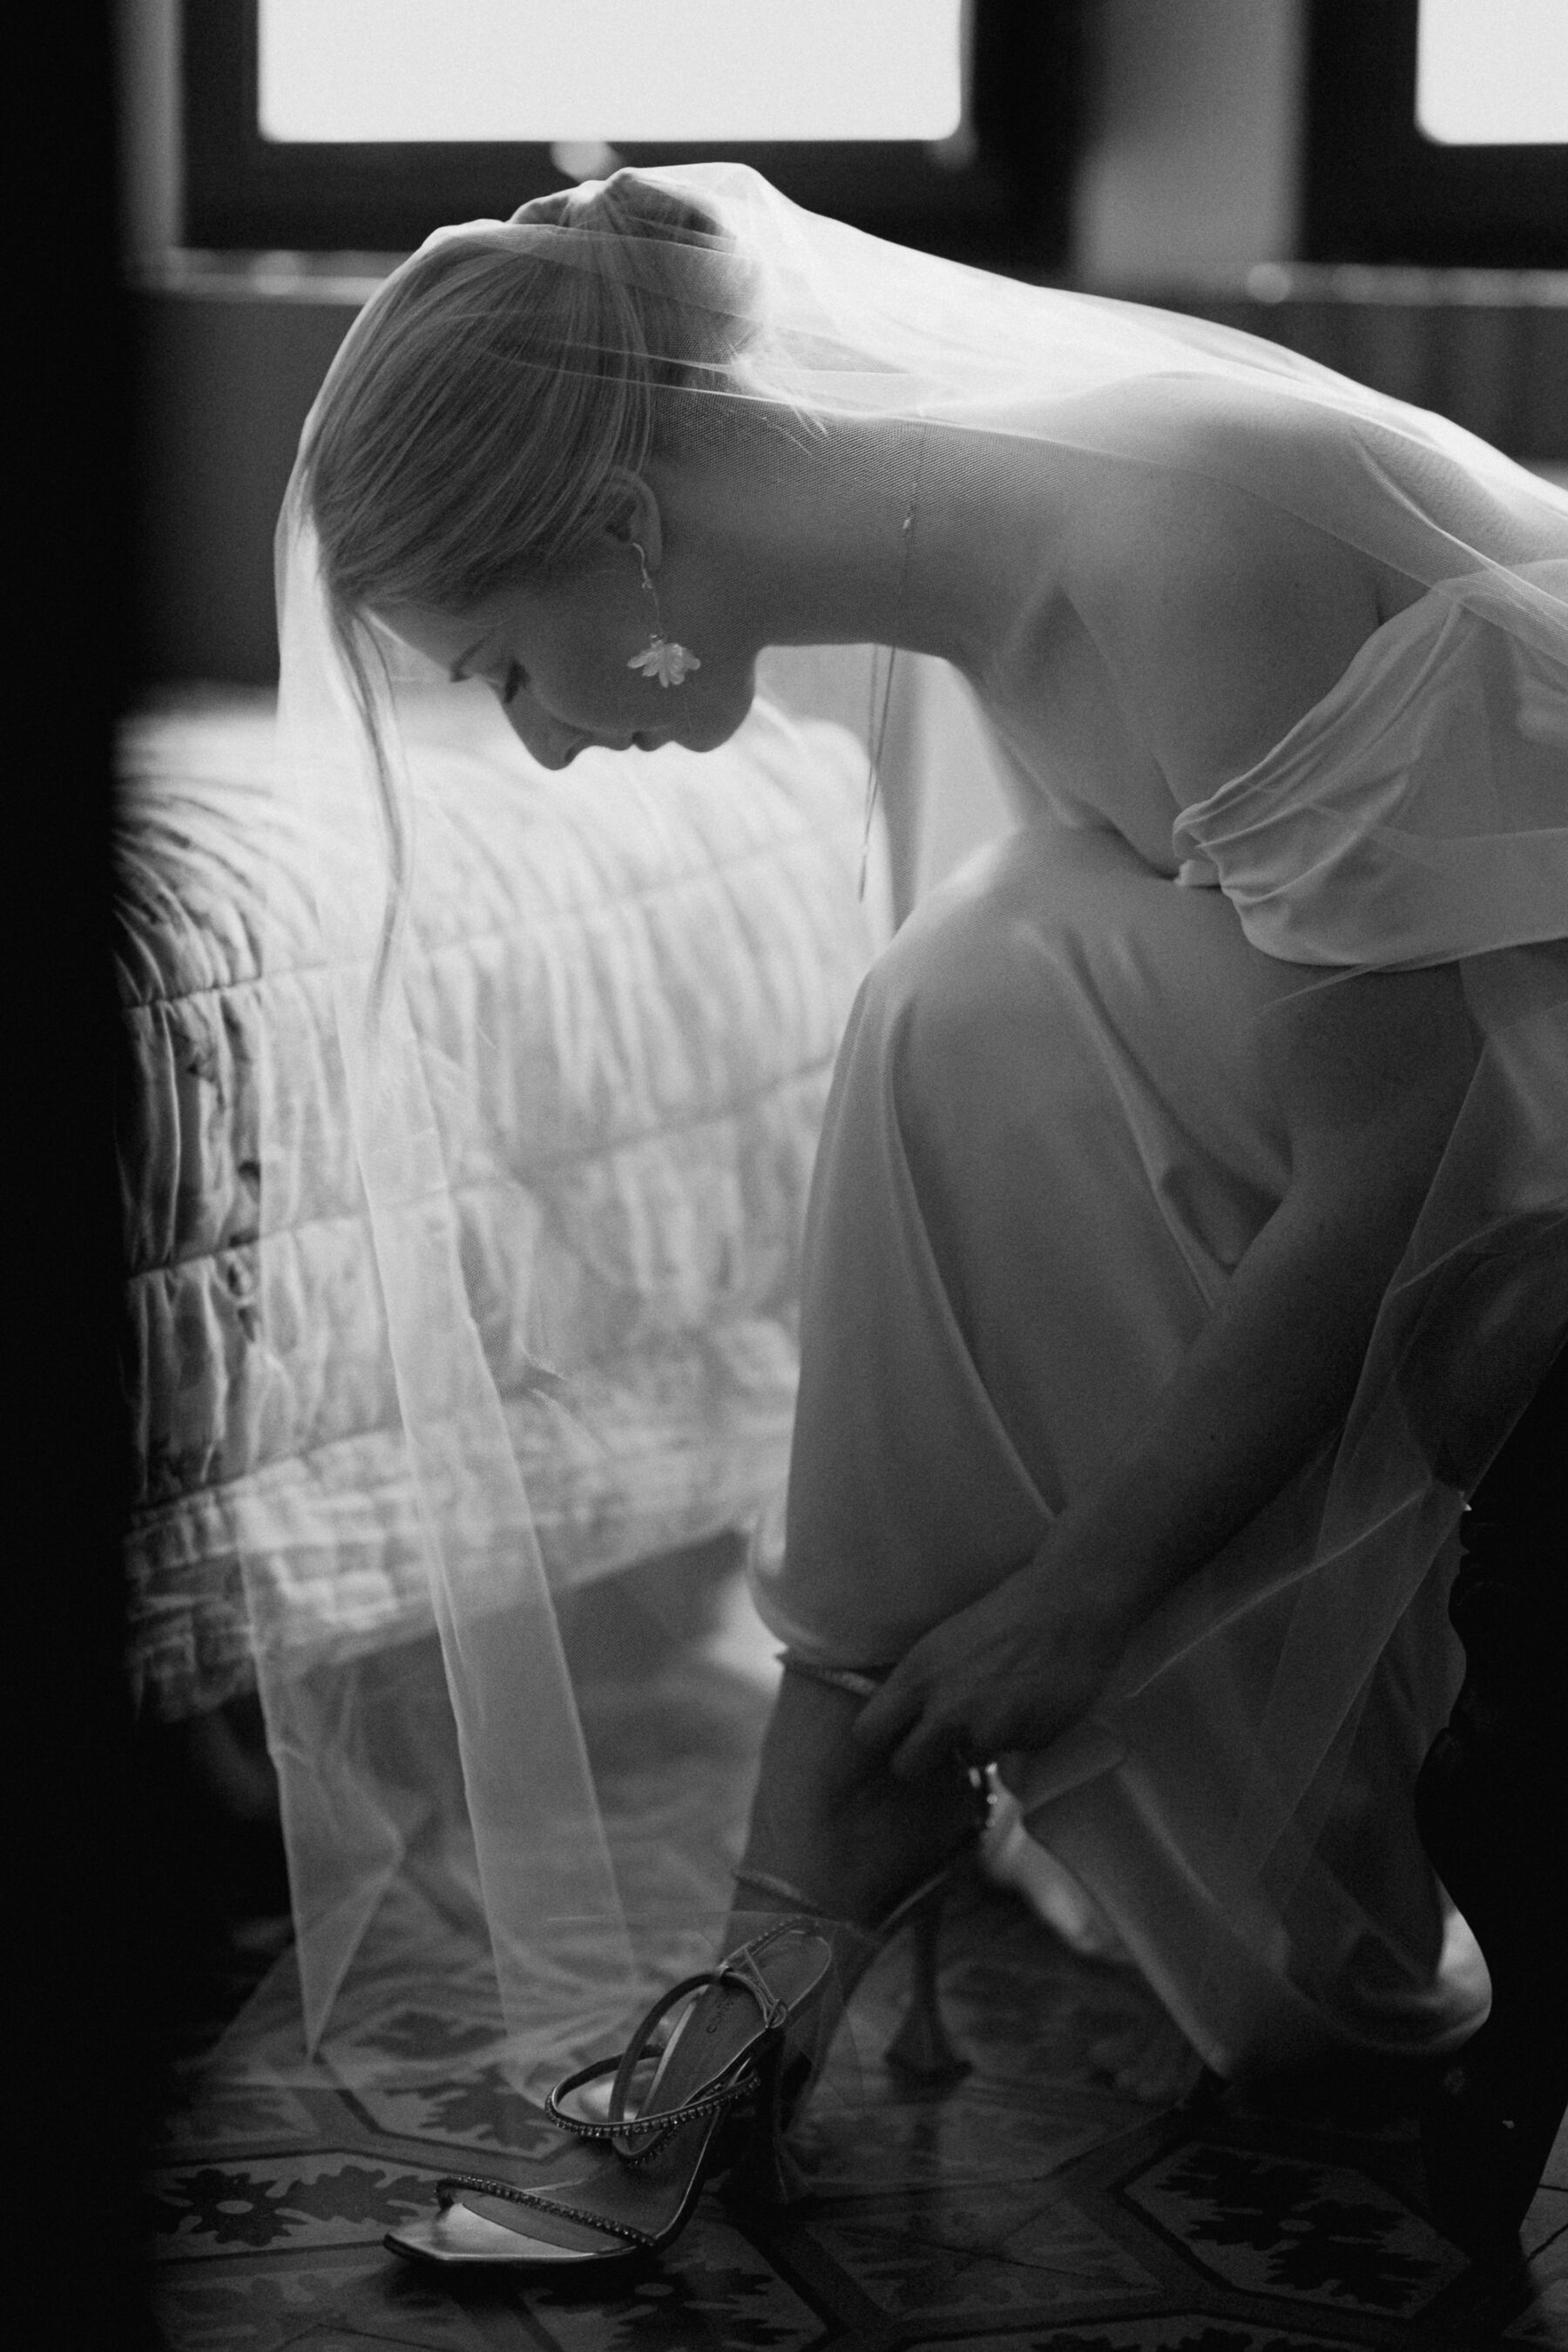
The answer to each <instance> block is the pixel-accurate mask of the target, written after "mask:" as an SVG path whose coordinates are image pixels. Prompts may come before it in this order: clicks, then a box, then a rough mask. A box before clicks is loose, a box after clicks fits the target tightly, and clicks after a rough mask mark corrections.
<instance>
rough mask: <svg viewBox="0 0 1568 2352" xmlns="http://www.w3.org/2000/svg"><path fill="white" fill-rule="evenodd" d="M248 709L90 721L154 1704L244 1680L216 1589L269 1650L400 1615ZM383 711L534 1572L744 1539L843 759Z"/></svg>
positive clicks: (426, 998) (357, 1270) (799, 1144)
mask: <svg viewBox="0 0 1568 2352" xmlns="http://www.w3.org/2000/svg"><path fill="white" fill-rule="evenodd" d="M270 722H271V709H270V702H269V699H268V698H265V697H254V696H252V697H242V696H235V695H229V696H226V697H221V698H219V697H213V696H208V697H207V698H205V699H202V700H200V701H195V702H187V703H185V704H184V705H182V706H181V707H178V708H175V709H164V710H163V711H160V712H157V713H154V714H152V715H147V716H142V717H140V718H138V719H136V720H135V721H134V722H133V723H132V724H131V725H130V726H129V727H128V729H127V730H126V735H125V740H124V746H123V759H122V772H123V776H124V793H123V810H122V835H121V914H122V928H121V942H120V984H121V1003H122V1007H123V1014H124V1021H125V1026H126V1033H127V1039H128V1048H129V1052H128V1071H127V1086H126V1091H125V1095H124V1099H123V1102H122V1105H121V1118H120V1128H119V1131H120V1139H121V1170H122V1191H123V1202H124V1220H125V1239H126V1251H127V1265H128V1269H129V1285H128V1301H129V1318H130V1330H129V1338H128V1348H127V1357H128V1378H129V1381H130V1385H131V1390H132V1398H133V1404H134V1414H135V1463H134V1471H133V1477H134V1511H133V1517H132V1527H131V1531H130V1538H129V1559H128V1564H129V1573H130V1593H131V1619H132V1629H131V1630H132V1653H133V1664H134V1669H135V1673H136V1675H137V1678H138V1682H139V1685H140V1686H141V1688H142V1693H143V1696H144V1698H145V1701H146V1703H148V1704H150V1705H152V1706H154V1707H155V1708H156V1709H157V1710H158V1711H159V1712H161V1713H163V1714H166V1715H182V1714H185V1713H188V1712H190V1711H193V1710H195V1709H198V1708H201V1707H205V1706H212V1705H215V1704H216V1703H217V1702H218V1701H220V1700H221V1699H223V1698H224V1697H226V1696H228V1695H230V1694H231V1693H232V1692H234V1691H236V1690H237V1689H239V1688H242V1687H244V1686H245V1685H247V1683H248V1681H249V1679H250V1675H251V1664H250V1655H251V1630H250V1620H251V1615H252V1612H253V1610H255V1611H256V1612H257V1613H258V1614H261V1613H264V1615H265V1620H266V1622H267V1624H268V1638H269V1639H270V1640H273V1641H276V1642H278V1643H281V1644H282V1645H283V1647H284V1648H285V1649H286V1650H287V1651H288V1652H289V1654H290V1655H292V1656H296V1657H297V1658H298V1660H299V1662H300V1664H306V1663H309V1662H314V1661H318V1660H324V1659H327V1658H331V1657H342V1656H344V1655H348V1654H355V1653H358V1652H362V1651H363V1650H364V1649H367V1648H371V1647H375V1646H379V1645H381V1644H384V1643H388V1642H393V1641H398V1640H402V1639H405V1638H407V1637H409V1636H411V1635H413V1634H415V1633H421V1632H423V1631H425V1630H426V1622H427V1621H426V1605H427V1604H426V1600H425V1578H424V1575H423V1572H422V1570H421V1567H420V1563H419V1554H418V1534H417V1525H416V1516H415V1506H414V1498H413V1494H412V1490H411V1487H410V1486H409V1483H408V1480H407V1478H406V1475H405V1465H404V1460H403V1449H402V1441H401V1437H400V1433H399V1431H398V1426H397V1418H396V1411H395V1398H394V1395H393V1391H392V1382H391V1377H390V1367H389V1363H388V1359H387V1355H386V1350H385V1347H384V1331H383V1325H382V1315H381V1307H380V1301H379V1297H378V1293H377V1289H376V1285H375V1279H374V1265H373V1261H372V1255H371V1250H370V1244H369V1234H368V1228H367V1225H366V1223H365V1220H364V1217H363V1207H362V1202H361V1200H360V1196H359V1190H358V1182H357V1178H356V1174H355V1170H354V1165H353V1156H352V1152H351V1150H350V1148H349V1142H348V1137H347V1132H346V1126H345V1121H344V1117H343V1111H342V1104H341V1103H340V1102H339V1101H338V1100H336V1099H335V1098H334V1088H333V1079H332V1076H331V1072H332V1069H333V1066H334V1064H333V1057H332V1055H331V1053H330V1051H329V1050H328V1041H329V1039H330V1034H331V1009H330V1001H329V1000H330V982H329V975H328V974H327V973H326V971H324V970H322V969H321V968H320V967H319V966H313V965H312V962H311V961H310V955H309V953H308V951H307V950H306V948H305V945H304V942H305V941H306V940H309V938H310V936H311V929H310V922H309V919H308V908H309V873H310V861H309V856H308V854H307V846H306V845H305V844H304V843H302V842H301V841H300V839H299V838H298V836H297V835H296V834H295V833H294V832H293V830H292V828H291V826H290V824H289V822H288V820H287V818H286V815H285V813H284V811H283V809H282V808H281V806H280V804H279V799H278V797H277V795H276V793H275V791H274V787H273V782H272V770H271V760H272V749H271V723H270ZM416 735H417V736H418V738H419V740H420V749H419V751H418V753H417V755H416V791H417V795H418V812H417V814H418V848H417V853H416V887H415V899H414V907H413V923H412V944H411V946H410V949H409V950H408V956H409V982H410V989H411V993H412V996H413V999H414V1001H415V1003H416V1010H417V1014H418V1018H419V1023H420V1028H421V1033H422V1034H424V1035H425V1036H426V1038H427V1039H428V1041H429V1048H430V1053H429V1066H430V1068H431V1072H432V1078H433V1091H434V1092H435V1095H436V1097H437V1104H438V1105H439V1103H440V1101H441V1099H442V1095H443V1088H442V1084H441V1070H442V1065H443V1064H447V1063H449V1064H451V1065H452V1066H456V1067H458V1068H459V1069H467V1068H469V1067H471V1066H472V1064H473V1062H474V1060H475V1059H476V1058H477V1057H478V1056H479V1053H480V1050H481V1047H480V1041H481V1040H483V1041H485V1042H484V1045H483V1049H482V1050H483V1056H484V1061H485V1066H486V1067H487V1069H491V1070H498V1071H500V1072H501V1073H503V1074H504V1081H505V1082H504V1085H503V1086H502V1087H500V1089H499V1090H494V1091H492V1095H491V1098H490V1099H489V1101H488V1103H487V1113H488V1125H487V1128H486V1130H485V1131H484V1132H483V1133H482V1134H473V1133H469V1134H468V1135H466V1136H465V1137H464V1138H463V1139H462V1147H461V1151H460V1154H459V1159H458V1166H459V1199H460V1211H461V1235H462V1249H463V1255H464V1263H465V1268H466V1272H467V1275H468V1284H469V1291H470V1297H471V1299H472V1302H473V1307H474V1311H475V1315H476V1318H477V1320H478V1323H479V1328H480V1331H481V1333H482V1335H483V1338H484V1341H485V1345H486V1348H487V1352H488V1354H489V1360H490V1362H491V1365H492V1367H493V1369H494V1371H495V1374H496V1378H497V1382H498V1386H499V1388H500V1393H501V1396H502V1400H503V1403H504V1406H505V1410H506V1412H507V1415H508V1419H509V1422H510V1428H511V1431H512V1434H513V1438H514V1441H515V1444H516V1446H517V1450H518V1454H519V1459H520V1461H521V1465H522V1469H523V1473H524V1477H525V1480H526V1483H527V1486H528V1490H529V1494H530V1497H531V1504H532V1507H533V1511H534V1514H535V1517H536V1519H537V1523H538V1527H539V1533H540V1538H541V1543H542V1549H543V1552H544V1556H545V1560H546V1564H547V1567H548V1569H549V1570H550V1572H551V1574H552V1577H554V1578H555V1579H556V1580H558V1581H559V1582H560V1583H561V1584H563V1585H565V1584H569V1583H572V1582H574V1581H578V1580H583V1579H584V1578H587V1577H591V1576H594V1575H597V1574H601V1573H604V1572H605V1571H607V1570H612V1569H615V1568H618V1567H621V1566H624V1565H626V1564H627V1563H628V1562H630V1561H632V1560H635V1559H639V1558H643V1557H646V1556H648V1555H650V1554H653V1553H657V1552H659V1551H662V1550H667V1549H674V1548H675V1547H677V1546H679V1545H681V1544H685V1543H688V1542H690V1541H693V1540H696V1539H698V1538H700V1537H702V1536H704V1535H707V1534H710V1533H712V1532H714V1531H715V1530H717V1529H719V1528H724V1527H726V1526H731V1525H735V1524H738V1523H741V1522H743V1521H744V1520H745V1519H746V1518H747V1517H749V1516H750V1515H752V1513H754V1512H755V1511H756V1510H757V1509H758V1508H759V1507H761V1506H762V1505H763V1503H764V1502H765V1501H766V1500H767V1499H768V1498H769V1497H770V1496H771V1495H773V1492H774V1491H775V1490H776V1488H777V1486H778V1485H779V1483H780V1482H781V1480H782V1478H783V1476H784V1465H785V1457H786V1451H787V1446H788V1439H789V1430H790V1422H791V1415H792V1411H793V1404H794V1395H795V1370H796V1363H795V1338H794V1331H795V1303H796V1291H797V1284H798V1269H799V1242H800V1234H801V1227H802V1222H803V1218H804V1213H805V1191H806V1184H807V1181H808V1177H809V1173H810V1167H811V1161H812V1157H813V1153H814V1150H815V1148H816V1135H817V1129H818V1123H819V1120H820V1117H821V1112H822V1108H823V1103H824V1100H825V1097H826V1087H827V1083H828V1077H829V1074H830V1069H831V1065H832V1060H833V1055H834V1052H835V1048H836V1046H837V1040H838V1036H839V1033H840V1031H841V1029H842V1026H843V1024H844V1021H845V1018H846V1016H847V1011H848V1007H849V1003H850V1000H851V998H852V996H853V993H854V991H855V988H856V985H857V983H858V980H859V978H860V975H861V973H862V971H864V969H865V967H866V965H867V963H868V961H869V960H870V958H871V956H872V954H873V953H874V952H875V950H876V949H877V947H878V946H879V944H880V943H881V942H882V940H884V939H885V937H886V935H887V929H888V919H887V914H886V894H885V889H884V888H879V887H874V888H873V889H872V891H871V893H870V894H869V896H868V903H867V905H866V906H864V907H862V906H860V905H859V904H858V901H857V898H856V887H855V886H856V875H857V869H858V849H859V813H860V798H861V792H862V788H863V782H864V765H863V761H864V755H863V753H862V752H861V751H860V750H859V748H858V745H857V744H856V743H855V742H854V740H853V739H852V738H851V737H850V736H849V735H847V733H846V732H845V731H844V730H841V729H838V728H836V727H832V726H827V725H823V724H805V725H795V724H794V723H791V722H788V721H786V720H785V719H783V718H782V717H781V716H780V715H779V714H778V713H776V712H775V711H773V710H772V709H768V708H767V707H765V706H763V705H759V706H758V708H757V709H756V711H755V712H754V714H753V717H752V719H751V720H750V721H749V722H748V725H747V726H746V728H745V729H744V730H742V733H741V734H740V735H739V736H737V737H736V739H735V740H734V741H733V742H732V743H731V745H729V746H727V747H726V748H725V749H724V750H723V751H721V752H719V753H714V754H710V755H707V756H706V757H698V756H696V755H693V754H689V753H686V752H683V751H680V750H679V748H671V749H668V750H666V751H662V752H660V753H659V754H658V756H657V758H655V759H651V760H647V761H642V760H637V761H632V760H627V759H616V758H613V757H611V756H609V755H599V754H592V753H590V754H585V755H584V757H583V758H582V759H581V760H579V761H576V762H575V763H574V765H573V766H572V768H571V769H569V770H568V771H565V772H563V773H562V774H560V775H550V774H548V773H546V772H543V771H542V770H539V769H537V768H536V767H534V766H533V765H532V763H531V761H529V760H528V758H527V756H526V754H525V753H524V752H523V751H521V747H520V746H519V745H518V744H517V743H516V742H515V740H514V739H513V738H512V737H511V736H510V732H509V731H507V730H504V729H503V728H502V727H501V726H500V723H499V721H498V720H497V719H496V716H495V714H494V712H493V709H490V708H489V706H488V705H487V704H486V703H485V702H484V701H483V700H482V699H481V698H479V696H478V695H477V694H475V693H473V692H472V691H470V692H468V693H467V694H461V693H459V694H451V693H448V692H446V691H442V692H441V693H440V694H439V695H433V696H432V697H430V698H429V699H428V701H427V702H426V705H425V707H424V708H423V709H422V711H421V714H420V718H419V720H418V723H417V726H416ZM263 877H266V879H265V882H264V879H263ZM264 939H265V940H267V941H268V945H267V946H266V948H265V949H263V946H262V941H263V940H264ZM263 1057H267V1061H266V1076H267V1085H268V1097H269V1100H270V1101H271V1102H272V1104H273V1105H274V1109H273V1113H272V1116H271V1121H270V1123H269V1133H268V1149H267V1152H266V1156H265V1159H264V1158H263V1153H262V1150H261V1146H260V1140H259V1134H258V1124H259V1123H258V1072H259V1071H260V1070H261V1069H262V1066H263ZM263 1297H265V1300H266V1309H267V1311H266V1315H265V1318H263V1317H262V1316H261V1314H260V1312H259V1309H258V1301H260V1300H261V1299H262V1298H263ZM529 1297H531V1302H532V1303H531V1310H530V1319H528V1320H527V1321H526V1322H525V1319H524V1314H523V1305H524V1301H525V1300H527V1299H528V1298H529ZM264 1323H265V1328H263V1324H264ZM538 1360H543V1361H544V1362H545V1363H546V1364H548V1365H549V1366H550V1367H551V1368H552V1370H553V1371H554V1372H555V1373H557V1374H559V1375H560V1376H561V1380H562V1382H563V1387H562V1388H561V1390H560V1391H558V1392H552V1391H550V1390H547V1389H542V1388H541V1386H540V1385H539V1383H538V1381H537V1379H536V1378H535V1377H534V1375H533V1373H532V1371H531V1363H533V1362H536V1361H538ZM263 1529H264V1530H265V1533H264V1534H263V1533H259V1532H258V1530H263ZM247 1584H248V1586H249V1589H250V1591H249V1599H248V1601H247Z"/></svg>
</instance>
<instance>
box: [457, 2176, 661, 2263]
mask: <svg viewBox="0 0 1568 2352" xmlns="http://www.w3.org/2000/svg"><path fill="white" fill-rule="evenodd" d="M464 2189H473V2190H476V2191H477V2192H478V2193H479V2195H480V2196H482V2197H499V2198H501V2199H503V2200H505V2201H506V2202H507V2203H508V2204H510V2205H521V2207H522V2208H523V2209H524V2210H525V2211H531V2212H534V2213H549V2214H551V2215H552V2216H553V2218H554V2219H555V2220H556V2221H575V2222H577V2223H578V2224H579V2225H580V2226H581V2227H582V2228H584V2229H587V2230H601V2231H603V2232H604V2234H605V2237H606V2238H619V2239H620V2240H621V2242H622V2243H623V2244H624V2245H626V2246H628V2247H636V2246H652V2245H657V2244H658V2240H657V2238H655V2237H654V2235H653V2234H652V2232H651V2231H647V2230H639V2229H637V2227H636V2225H635V2224H634V2223H632V2222H630V2221H612V2220H611V2219H610V2218H609V2216H608V2215H607V2214H605V2213H590V2212H588V2211H587V2210H584V2209H583V2208H580V2207H578V2206H575V2205H566V2204H563V2202H562V2200H560V2198H558V2197H548V2196H546V2195H545V2194H544V2193H543V2191H542V2190H541V2189H514V2188H513V2186H512V2184H511V2182H510V2180H490V2179H487V2178H486V2176H485V2175H484V2174H483V2173H479V2172H449V2173H447V2175H446V2177H445V2179H441V2180H438V2181H437V2183H436V2199H437V2203H438V2204H439V2206H440V2207H441V2210H443V2212H445V2210H447V2207H448V2206H451V2205H455V2204H456V2203H457V2201H458V2198H459V2197H460V2196H461V2194H462V2192H463V2190H464Z"/></svg>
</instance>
